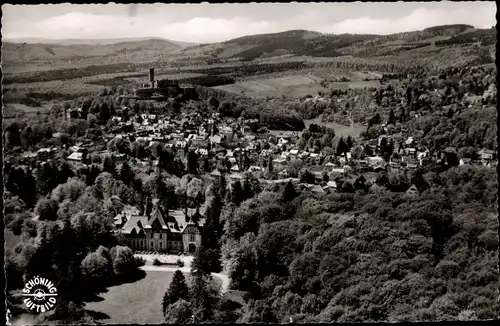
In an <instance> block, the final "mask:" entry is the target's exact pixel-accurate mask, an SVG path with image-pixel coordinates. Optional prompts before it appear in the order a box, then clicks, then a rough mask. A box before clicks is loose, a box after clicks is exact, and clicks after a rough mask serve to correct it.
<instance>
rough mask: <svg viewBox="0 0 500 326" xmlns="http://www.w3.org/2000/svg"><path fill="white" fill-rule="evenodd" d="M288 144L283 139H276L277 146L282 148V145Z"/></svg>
mask: <svg viewBox="0 0 500 326" xmlns="http://www.w3.org/2000/svg"><path fill="white" fill-rule="evenodd" d="M286 144H288V140H287V139H285V138H280V139H278V146H283V145H286Z"/></svg>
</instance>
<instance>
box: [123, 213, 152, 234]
mask: <svg viewBox="0 0 500 326" xmlns="http://www.w3.org/2000/svg"><path fill="white" fill-rule="evenodd" d="M137 222H141V224H142V225H143V227H144V226H146V225H147V224H148V217H147V216H142V215H133V216H130V218H129V220H128V221H127V222H126V223H125V225H124V226H123V228H122V233H124V234H131V233H132V231H133V230H135V232H136V233H139V231H140V230H141V228H140V227H139V225H137Z"/></svg>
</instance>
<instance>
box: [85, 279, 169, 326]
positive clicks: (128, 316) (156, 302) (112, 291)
mask: <svg viewBox="0 0 500 326" xmlns="http://www.w3.org/2000/svg"><path fill="white" fill-rule="evenodd" d="M173 275H174V273H172V272H164V271H148V272H146V277H145V278H143V279H141V280H139V281H137V282H134V283H126V284H122V285H118V286H112V287H110V288H108V291H107V292H106V293H103V294H101V297H102V299H103V300H102V301H99V302H89V303H87V305H86V307H85V309H87V310H93V311H96V312H100V313H102V314H105V315H107V316H105V315H103V317H107V318H103V319H102V320H100V321H99V322H102V323H106V324H132V323H137V324H159V323H162V322H163V321H164V318H163V313H162V311H161V302H162V299H163V295H164V294H165V291H166V290H167V288H168V285H169V284H170V282H171V281H172V277H173Z"/></svg>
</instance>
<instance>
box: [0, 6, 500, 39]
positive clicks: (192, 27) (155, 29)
mask: <svg viewBox="0 0 500 326" xmlns="http://www.w3.org/2000/svg"><path fill="white" fill-rule="evenodd" d="M4 7H5V8H4ZM2 9H3V10H4V16H3V17H2V24H3V28H2V33H3V36H4V37H5V38H17V37H40V38H58V39H63V38H119V37H163V38H168V39H172V40H178V41H188V42H198V43H210V42H220V41H225V40H228V39H231V38H235V37H240V36H244V35H249V34H261V33H275V32H282V31H286V30H291V29H308V30H314V31H319V32H325V33H359V34H367V33H368V34H390V33H398V32H407V31H412V30H420V29H424V28H427V27H431V26H436V25H444V24H470V25H473V26H476V27H491V26H493V25H495V23H496V20H495V12H496V8H495V3H487V2H475V3H472V2H470V3H459V2H457V3H449V2H444V3H443V2H440V3H385V4H384V3H378V4H373V3H371V4H370V3H352V4H345V3H344V4H324V3H323V4H312V3H311V4H303V3H302V4H266V5H264V4H259V5H257V4H249V5H203V4H202V5H149V6H148V5H137V6H135V5H133V6H126V5H87V6H76V5H69V4H67V5H53V6H12V5H10V6H2Z"/></svg>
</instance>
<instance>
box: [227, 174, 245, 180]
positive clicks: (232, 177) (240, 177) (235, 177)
mask: <svg viewBox="0 0 500 326" xmlns="http://www.w3.org/2000/svg"><path fill="white" fill-rule="evenodd" d="M229 179H230V180H231V181H232V182H235V181H241V180H243V175H241V173H231V174H230V175H229Z"/></svg>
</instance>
